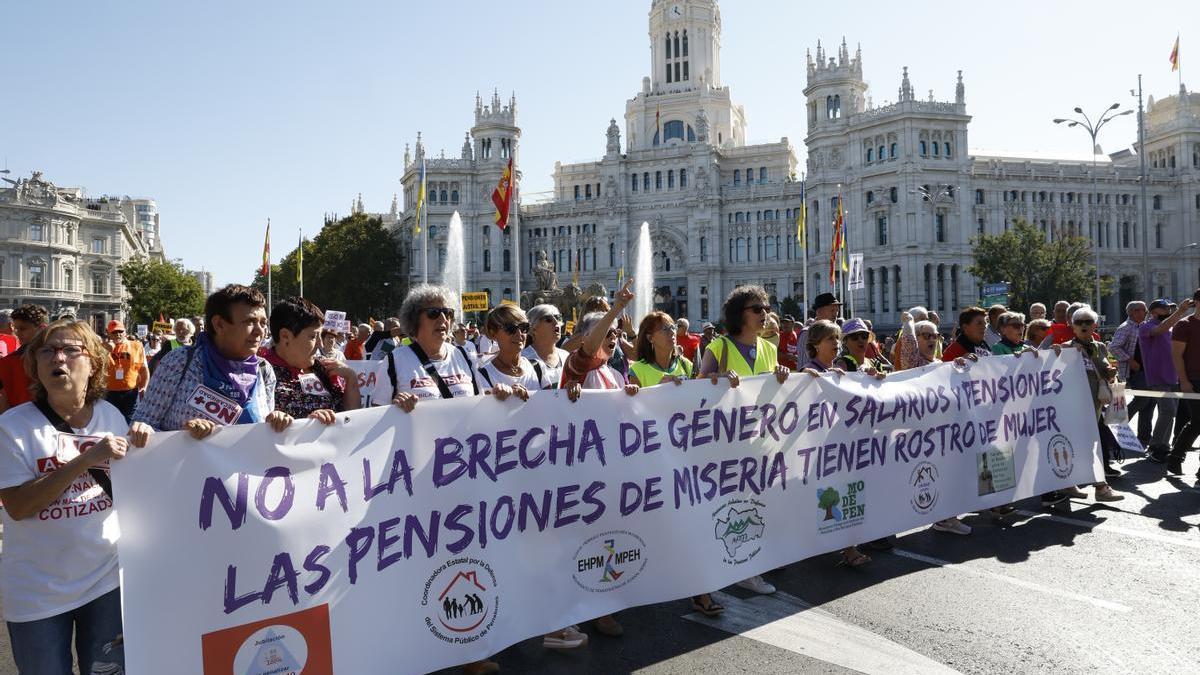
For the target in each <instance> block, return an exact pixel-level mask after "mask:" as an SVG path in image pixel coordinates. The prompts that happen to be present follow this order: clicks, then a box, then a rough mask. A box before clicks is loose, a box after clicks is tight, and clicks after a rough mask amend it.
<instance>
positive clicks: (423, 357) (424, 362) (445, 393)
mask: <svg viewBox="0 0 1200 675" xmlns="http://www.w3.org/2000/svg"><path fill="white" fill-rule="evenodd" d="M408 348H409V349H411V350H413V353H414V354H416V355H417V360H418V361H420V362H421V367H422V368H424V369H425V373H426V374H427V375H429V377H431V378H433V382H434V384H436V385H437V388H438V393H440V394H441V395H442V398H454V394H453V393H451V392H450V386H449V385H447V384H446V381H445V380H443V379H442V375H441V373H439V372H438V371H437V368H436V367H434V365H433V363H432V362H431V361H430V360H429V355H428V354H426V353H425V350H424V349H421V345H419V344H417V343H416V341H413V343H412V344H411V345H409V346H408ZM472 379H474V378H472Z"/></svg>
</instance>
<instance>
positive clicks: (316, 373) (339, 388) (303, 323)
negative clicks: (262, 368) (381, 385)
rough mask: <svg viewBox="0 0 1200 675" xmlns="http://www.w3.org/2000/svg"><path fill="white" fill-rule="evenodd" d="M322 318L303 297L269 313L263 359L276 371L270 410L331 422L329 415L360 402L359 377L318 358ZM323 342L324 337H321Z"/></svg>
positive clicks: (340, 365) (332, 361) (343, 366)
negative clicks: (268, 340)
mask: <svg viewBox="0 0 1200 675" xmlns="http://www.w3.org/2000/svg"><path fill="white" fill-rule="evenodd" d="M324 316H325V314H324V313H323V312H322V311H321V309H320V308H319V307H317V306H316V305H314V304H313V303H311V302H309V301H308V300H305V299H304V298H298V297H290V298H287V299H285V300H283V301H282V302H279V303H278V304H276V305H275V308H274V309H272V310H271V339H272V344H271V347H270V348H269V349H267V350H266V351H265V352H264V353H263V358H264V359H266V360H267V363H269V364H271V367H272V368H273V369H274V371H275V409H276V410H281V411H283V412H285V413H287V414H288V415H291V416H292V417H294V418H295V417H300V418H303V417H312V418H314V419H318V420H320V421H321V422H323V423H325V424H333V421H334V413H335V412H342V411H344V410H356V409H357V408H358V407H359V405H360V404H361V398H360V396H359V392H358V377H357V375H356V374H355V372H354V369H353V368H350V367H349V366H347V365H346V364H345V362H343V361H337V360H335V359H329V358H324V359H323V358H318V351H317V334H318V333H319V332H321V330H322V329H321V326H322V324H323V323H324V321H325V319H324ZM322 338H323V336H322Z"/></svg>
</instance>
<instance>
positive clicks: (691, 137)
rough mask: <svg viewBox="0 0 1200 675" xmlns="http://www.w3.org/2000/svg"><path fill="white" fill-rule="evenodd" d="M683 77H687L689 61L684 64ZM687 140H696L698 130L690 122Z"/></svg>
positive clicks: (689, 141) (693, 141) (692, 141)
mask: <svg viewBox="0 0 1200 675" xmlns="http://www.w3.org/2000/svg"><path fill="white" fill-rule="evenodd" d="M683 79H685V80H686V79H687V63H686V62H685V63H684V64H683ZM687 140H688V143H695V142H696V130H695V129H693V128H692V125H690V124H689V125H687Z"/></svg>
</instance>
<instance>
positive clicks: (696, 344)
mask: <svg viewBox="0 0 1200 675" xmlns="http://www.w3.org/2000/svg"><path fill="white" fill-rule="evenodd" d="M676 339H677V340H678V342H679V346H680V347H682V348H683V356H684V357H685V358H686V359H687V360H688V361H691V362H692V363H695V362H696V350H697V349H699V348H700V336H699V335H696V334H695V333H688V334H687V335H684V336H683V337H676Z"/></svg>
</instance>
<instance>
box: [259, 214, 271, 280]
mask: <svg viewBox="0 0 1200 675" xmlns="http://www.w3.org/2000/svg"><path fill="white" fill-rule="evenodd" d="M260 271H261V272H262V275H263V276H264V277H265V276H267V275H268V274H270V273H271V219H270V218H267V238H266V240H265V241H263V261H262V269H261V270H260Z"/></svg>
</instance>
